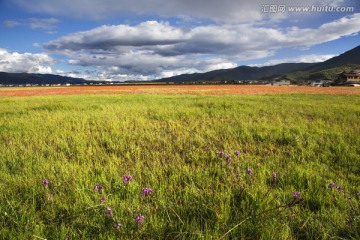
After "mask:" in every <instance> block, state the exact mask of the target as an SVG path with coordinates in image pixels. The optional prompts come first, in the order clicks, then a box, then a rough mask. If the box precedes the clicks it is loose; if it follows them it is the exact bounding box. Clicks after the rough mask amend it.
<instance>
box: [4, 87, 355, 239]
mask: <svg viewBox="0 0 360 240" xmlns="http://www.w3.org/2000/svg"><path fill="white" fill-rule="evenodd" d="M359 118H360V95H309V94H278V95H247V96H245V95H243V96H186V95H181V96H180V95H177V96H175V95H155V94H154V95H145V94H139V95H82V96H46V97H1V98H0V168H1V171H0V179H1V181H0V186H1V194H0V239H65V238H69V239H360V196H357V193H358V192H359V191H360V147H359V146H360V137H359V136H360V125H359ZM235 150H239V151H240V154H239V156H236V155H235V154H234V151H235ZM221 151H224V152H225V153H226V154H231V159H232V161H231V160H230V157H220V156H219V155H218V154H217V152H221ZM251 170H252V173H250V172H251ZM273 173H276V178H274V177H273ZM124 175H132V177H133V179H132V181H129V182H127V183H125V182H124V180H123V176H124ZM45 179H47V180H48V181H49V183H48V184H46V183H45V184H42V181H43V180H45ZM331 183H335V184H336V186H334V187H332V188H329V187H328V185H329V184H331ZM96 184H101V185H102V190H99V189H98V190H94V186H95V185H96ZM144 188H152V190H153V192H152V193H151V194H148V195H146V194H144V193H143V192H142V191H143V189H144ZM294 192H300V195H299V196H297V198H295V197H294V196H293V193H294ZM101 197H105V198H106V200H105V201H102V202H101V201H100V198H101ZM108 208H111V211H110V209H108ZM139 216H143V217H144V218H140V219H139V218H138V219H137V220H138V221H136V219H135V218H136V217H139ZM117 223H121V225H122V226H121V227H119V226H118V228H116V227H115V225H116V224H117Z"/></svg>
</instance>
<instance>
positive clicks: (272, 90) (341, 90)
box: [0, 85, 360, 96]
mask: <svg viewBox="0 0 360 240" xmlns="http://www.w3.org/2000/svg"><path fill="white" fill-rule="evenodd" d="M151 93H161V94H194V95H241V94H279V93H308V94H360V88H356V87H308V86H264V85H252V86H249V85H248V86H244V85H121V86H71V87H22V88H0V96H45V95H78V94H151Z"/></svg>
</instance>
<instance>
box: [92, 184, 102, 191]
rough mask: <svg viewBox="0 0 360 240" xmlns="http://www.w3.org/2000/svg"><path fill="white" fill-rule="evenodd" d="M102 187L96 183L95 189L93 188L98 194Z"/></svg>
mask: <svg viewBox="0 0 360 240" xmlns="http://www.w3.org/2000/svg"><path fill="white" fill-rule="evenodd" d="M102 187H103V186H102V184H100V183H97V184H96V185H95V187H94V191H99V192H101V190H102Z"/></svg>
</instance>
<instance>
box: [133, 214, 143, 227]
mask: <svg viewBox="0 0 360 240" xmlns="http://www.w3.org/2000/svg"><path fill="white" fill-rule="evenodd" d="M144 218H145V217H144V216H143V215H141V216H137V217H136V218H135V221H136V222H137V224H138V225H141V224H143V221H142V220H143V219H144Z"/></svg>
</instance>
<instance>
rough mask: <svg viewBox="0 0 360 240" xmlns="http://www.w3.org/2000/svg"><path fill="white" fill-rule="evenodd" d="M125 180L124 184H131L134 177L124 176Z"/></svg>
mask: <svg viewBox="0 0 360 240" xmlns="http://www.w3.org/2000/svg"><path fill="white" fill-rule="evenodd" d="M123 179H124V183H128V182H131V181H132V179H133V176H132V175H130V174H129V175H124V176H123Z"/></svg>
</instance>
